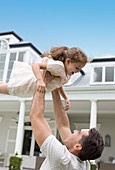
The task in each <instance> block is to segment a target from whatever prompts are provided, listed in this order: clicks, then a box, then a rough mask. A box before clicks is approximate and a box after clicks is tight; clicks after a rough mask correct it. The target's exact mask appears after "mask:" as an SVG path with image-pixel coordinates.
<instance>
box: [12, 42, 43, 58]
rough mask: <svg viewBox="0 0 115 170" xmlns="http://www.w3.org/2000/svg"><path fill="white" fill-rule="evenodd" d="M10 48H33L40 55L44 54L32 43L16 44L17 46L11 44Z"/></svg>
mask: <svg viewBox="0 0 115 170" xmlns="http://www.w3.org/2000/svg"><path fill="white" fill-rule="evenodd" d="M9 46H10V48H18V47H31V48H32V49H33V50H34V51H36V52H37V53H38V54H39V55H42V53H41V52H40V51H39V50H38V49H37V48H36V47H35V46H34V45H33V44H32V43H30V42H21V43H16V44H9Z"/></svg>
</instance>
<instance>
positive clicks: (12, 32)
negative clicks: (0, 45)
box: [0, 31, 23, 41]
mask: <svg viewBox="0 0 115 170" xmlns="http://www.w3.org/2000/svg"><path fill="white" fill-rule="evenodd" d="M10 34H12V35H14V36H15V37H16V38H18V39H19V41H23V39H22V38H21V37H19V36H18V35H17V34H16V33H15V32H14V31H9V32H3V33H0V36H1V35H10Z"/></svg>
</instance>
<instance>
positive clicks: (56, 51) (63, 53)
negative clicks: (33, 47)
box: [42, 46, 88, 64]
mask: <svg viewBox="0 0 115 170" xmlns="http://www.w3.org/2000/svg"><path fill="white" fill-rule="evenodd" d="M42 56H43V57H50V58H53V59H54V60H59V61H62V62H63V63H64V62H65V60H66V59H67V58H70V59H71V62H82V63H84V64H86V63H87V62H88V58H87V55H86V54H85V53H84V51H83V50H81V49H80V48H79V47H72V48H68V47H66V46H60V47H53V48H52V49H51V50H50V52H49V53H48V52H45V53H43V55H42Z"/></svg>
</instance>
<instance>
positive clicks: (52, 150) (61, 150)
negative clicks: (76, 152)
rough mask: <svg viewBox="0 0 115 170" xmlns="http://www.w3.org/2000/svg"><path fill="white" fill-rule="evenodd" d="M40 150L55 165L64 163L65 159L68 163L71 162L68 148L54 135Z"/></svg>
mask: <svg viewBox="0 0 115 170" xmlns="http://www.w3.org/2000/svg"><path fill="white" fill-rule="evenodd" d="M40 150H41V151H42V153H43V154H44V155H45V156H46V157H47V158H48V159H49V161H50V162H52V164H54V165H56V164H59V163H62V162H64V161H65V158H66V161H69V157H68V150H67V148H66V147H65V146H64V145H62V144H61V143H60V142H59V141H58V140H57V139H56V137H55V136H53V135H50V136H49V137H48V138H47V139H46V140H45V141H44V143H43V144H42V146H41V148H40Z"/></svg>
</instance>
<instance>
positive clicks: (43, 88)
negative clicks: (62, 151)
mask: <svg viewBox="0 0 115 170" xmlns="http://www.w3.org/2000/svg"><path fill="white" fill-rule="evenodd" d="M37 91H39V92H40V93H45V92H46V91H47V88H46V85H45V83H44V82H43V80H37Z"/></svg>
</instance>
